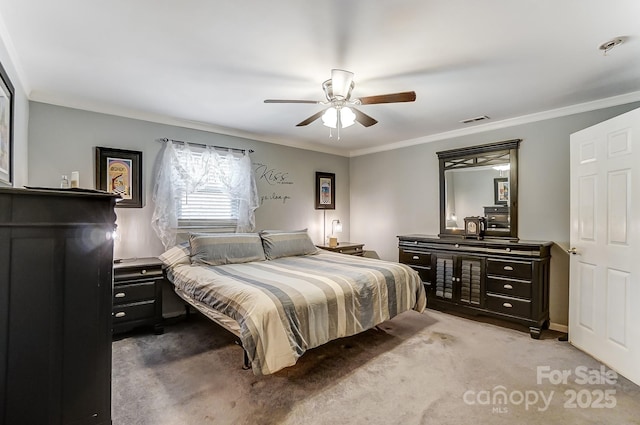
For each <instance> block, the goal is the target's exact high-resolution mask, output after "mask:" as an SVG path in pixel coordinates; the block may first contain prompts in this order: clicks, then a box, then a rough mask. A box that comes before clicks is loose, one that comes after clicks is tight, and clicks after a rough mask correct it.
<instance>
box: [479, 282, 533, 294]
mask: <svg viewBox="0 0 640 425" xmlns="http://www.w3.org/2000/svg"><path fill="white" fill-rule="evenodd" d="M487 292H495V293H497V294H500V295H506V296H511V297H521V298H531V283H530V282H525V281H519V280H510V279H499V278H495V277H488V278H487Z"/></svg>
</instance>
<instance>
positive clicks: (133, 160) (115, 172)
mask: <svg viewBox="0 0 640 425" xmlns="http://www.w3.org/2000/svg"><path fill="white" fill-rule="evenodd" d="M95 167H96V173H95V178H96V189H99V190H104V191H105V192H109V193H115V194H118V195H120V196H121V197H122V199H120V200H118V202H117V203H116V207H122V208H142V207H143V206H144V202H143V199H144V198H143V196H142V152H139V151H131V150H125V149H114V148H105V147H100V146H97V147H96V163H95Z"/></svg>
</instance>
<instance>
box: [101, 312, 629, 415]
mask: <svg viewBox="0 0 640 425" xmlns="http://www.w3.org/2000/svg"><path fill="white" fill-rule="evenodd" d="M557 336H558V334H557V333H553V332H550V331H546V332H545V333H543V337H542V338H543V339H541V340H533V339H531V338H530V337H529V334H528V333H527V332H523V331H521V330H516V329H509V328H504V327H500V326H495V325H493V324H491V323H483V322H480V321H475V320H470V319H467V318H463V317H458V316H454V315H449V314H446V313H442V312H437V311H433V310H427V311H426V312H425V313H424V314H418V313H415V312H409V313H404V314H402V315H401V316H399V317H397V318H395V319H393V320H391V321H389V322H386V323H384V324H383V325H381V327H380V329H379V330H370V331H367V332H365V333H362V334H360V335H356V336H354V337H350V338H345V339H341V340H338V341H333V342H331V343H329V344H326V345H324V346H322V347H319V348H317V349H314V350H310V351H309V352H307V353H306V354H305V355H304V356H303V357H302V358H301V359H300V360H299V361H298V364H297V365H295V366H293V367H291V368H288V369H285V370H283V371H281V372H279V373H276V374H275V375H271V376H266V377H256V376H254V375H253V372H251V371H245V370H242V369H241V367H240V366H241V363H242V351H241V348H239V347H238V346H236V345H235V344H234V337H233V336H231V335H230V334H228V333H227V332H226V331H224V330H222V329H220V328H219V327H217V326H216V325H214V324H213V323H211V322H209V321H208V320H207V319H205V318H203V317H201V316H198V315H196V316H195V317H192V319H191V320H190V321H188V322H187V321H183V322H179V323H177V324H175V325H172V326H167V327H166V330H165V334H164V335H159V336H157V335H153V334H152V333H137V334H135V335H131V336H128V337H125V338H123V339H120V340H118V341H114V343H113V397H112V399H113V401H112V404H113V423H114V424H115V425H137V424H149V425H165V424H166V425H169V424H170V425H178V424H194V425H195V424H198V425H200V424H331V425H338V424H385V425H387V424H475V425H477V424H509V425H512V424H523V423H531V424H537V423H540V424H558V423H562V424H564V425H568V424H640V419H638V418H640V388H639V387H638V386H637V385H634V384H633V383H630V382H629V381H628V380H626V379H625V378H623V377H618V379H616V380H615V383H612V382H609V383H607V382H604V383H600V384H586V383H582V382H580V379H579V378H580V376H581V375H580V372H582V368H584V370H585V371H586V372H587V373H588V376H595V377H598V376H599V373H600V368H601V366H602V365H601V364H600V363H599V362H597V361H595V360H594V359H593V358H591V357H590V356H587V355H585V354H584V353H582V352H581V351H579V350H577V349H575V348H573V347H572V346H571V345H570V344H569V343H567V342H560V341H558V340H557ZM538 367H541V368H545V367H546V368H547V369H546V370H548V372H549V373H550V374H551V375H552V376H555V375H556V374H557V373H560V371H563V370H566V371H569V372H571V375H570V376H569V377H568V378H567V379H566V383H565V382H559V383H558V382H554V383H551V382H549V379H542V382H541V383H540V384H539V383H538V382H537V378H538V374H539V373H538ZM576 368H579V369H577V370H576ZM604 370H605V372H607V371H608V369H607V368H604ZM500 391H502V394H506V397H507V399H506V400H504V399H502V398H500V397H497V398H496V397H494V396H496V395H497V396H499V395H500V394H501V393H500ZM527 400H528V402H527ZM598 406H601V407H598Z"/></svg>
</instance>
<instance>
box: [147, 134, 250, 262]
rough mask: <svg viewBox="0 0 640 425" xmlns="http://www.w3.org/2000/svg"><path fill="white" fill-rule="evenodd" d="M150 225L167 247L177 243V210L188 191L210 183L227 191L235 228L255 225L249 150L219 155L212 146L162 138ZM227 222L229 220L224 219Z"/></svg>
mask: <svg viewBox="0 0 640 425" xmlns="http://www.w3.org/2000/svg"><path fill="white" fill-rule="evenodd" d="M154 177H155V184H154V188H153V201H154V203H155V209H154V211H153V216H152V218H151V225H152V227H153V229H154V230H155V232H156V234H157V235H158V237H159V238H160V240H161V241H162V243H163V244H164V246H165V248H166V249H168V248H170V247H172V246H174V245H175V244H176V234H177V233H178V231H179V219H180V211H181V208H182V206H183V204H184V203H185V199H188V198H189V195H191V194H194V193H197V192H199V191H200V192H202V191H206V190H207V189H210V188H211V186H212V185H213V186H215V188H216V190H218V191H220V192H222V193H224V194H226V195H227V196H228V197H229V199H230V200H231V201H232V203H233V206H234V208H233V217H232V221H233V222H234V223H235V229H236V232H250V231H253V230H254V228H255V215H254V211H255V209H256V208H258V205H259V199H258V190H257V187H256V181H255V176H254V173H253V167H252V166H251V158H250V157H249V154H248V152H245V153H244V154H234V153H233V152H232V151H231V150H230V151H229V152H228V153H226V154H224V155H221V154H219V153H218V152H216V151H215V149H214V148H213V147H207V148H206V149H198V148H195V149H194V148H192V147H190V146H189V145H188V144H187V143H185V144H180V145H176V144H175V143H173V142H172V141H165V142H163V147H162V149H161V150H160V153H159V155H158V160H157V163H156V175H155V176H154ZM226 222H227V223H228V220H227V221H226Z"/></svg>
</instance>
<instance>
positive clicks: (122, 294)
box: [113, 280, 156, 305]
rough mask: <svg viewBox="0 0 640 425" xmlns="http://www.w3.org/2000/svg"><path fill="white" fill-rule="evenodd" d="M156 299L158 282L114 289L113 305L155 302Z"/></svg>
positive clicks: (115, 286)
mask: <svg viewBox="0 0 640 425" xmlns="http://www.w3.org/2000/svg"><path fill="white" fill-rule="evenodd" d="M155 297H156V282H155V281H154V280H152V281H150V282H141V283H132V284H128V285H114V287H113V305H118V304H130V303H134V302H137V301H147V300H153V299H155Z"/></svg>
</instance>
